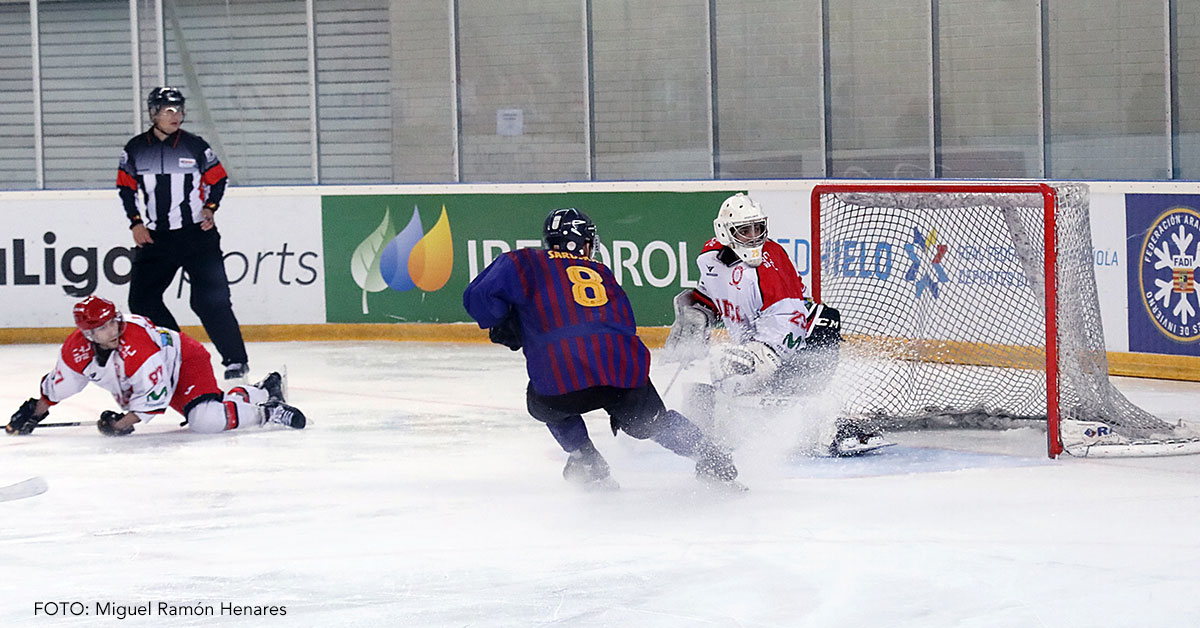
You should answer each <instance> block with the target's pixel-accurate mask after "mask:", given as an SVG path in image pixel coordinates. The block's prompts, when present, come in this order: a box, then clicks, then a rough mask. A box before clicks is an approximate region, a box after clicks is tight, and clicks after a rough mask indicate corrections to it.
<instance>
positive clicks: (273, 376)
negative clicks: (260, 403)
mask: <svg viewBox="0 0 1200 628" xmlns="http://www.w3.org/2000/svg"><path fill="white" fill-rule="evenodd" d="M255 386H256V387H258V388H261V389H263V390H265V391H267V394H268V395H269V396H270V401H280V402H282V401H287V398H286V395H287V393H286V392H285V390H286V386H287V380H285V379H284V378H283V375H280V374H279V373H278V372H276V371H272V372H271V373H269V374H267V376H266V377H264V378H263V380H262V381H261V382H259V383H257V384H255Z"/></svg>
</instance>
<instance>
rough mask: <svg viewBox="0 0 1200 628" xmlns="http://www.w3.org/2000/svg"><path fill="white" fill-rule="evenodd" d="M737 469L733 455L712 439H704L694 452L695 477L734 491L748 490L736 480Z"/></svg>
mask: <svg viewBox="0 0 1200 628" xmlns="http://www.w3.org/2000/svg"><path fill="white" fill-rule="evenodd" d="M737 476H738V470H737V467H735V466H734V465H733V456H731V455H729V453H728V452H726V451H724V450H722V449H721V448H720V447H718V446H717V445H716V444H715V443H713V442H712V441H709V440H707V439H705V440H704V441H703V442H701V443H700V447H699V448H698V449H697V452H696V479H698V480H700V481H701V482H704V483H706V484H710V485H712V486H720V487H724V488H728V489H731V490H735V491H745V490H748V489H747V488H746V485H745V484H742V483H741V482H738V480H737Z"/></svg>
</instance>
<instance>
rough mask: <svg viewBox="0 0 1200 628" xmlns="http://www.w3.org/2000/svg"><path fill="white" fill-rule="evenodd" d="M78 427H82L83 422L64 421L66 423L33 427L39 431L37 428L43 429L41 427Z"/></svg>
mask: <svg viewBox="0 0 1200 628" xmlns="http://www.w3.org/2000/svg"><path fill="white" fill-rule="evenodd" d="M80 425H83V421H66V422H62V423H38V424H37V425H36V426H35V427H34V429H39V428H43V427H79V426H80Z"/></svg>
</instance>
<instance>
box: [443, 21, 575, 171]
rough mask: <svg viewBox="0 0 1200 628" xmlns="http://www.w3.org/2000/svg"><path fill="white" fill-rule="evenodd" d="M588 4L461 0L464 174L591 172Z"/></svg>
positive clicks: (460, 33)
mask: <svg viewBox="0 0 1200 628" xmlns="http://www.w3.org/2000/svg"><path fill="white" fill-rule="evenodd" d="M582 7H583V4H582V3H581V2H563V1H562V0H527V1H525V2H522V3H519V4H513V3H505V2H462V3H461V4H460V5H459V10H458V16H459V45H458V49H459V59H460V61H459V64H460V77H461V78H460V82H459V87H460V89H461V102H462V164H463V165H462V179H463V181H571V180H580V179H587V160H588V150H587V145H586V144H585V133H584V131H585V128H586V118H585V115H586V112H585V110H584V99H585V96H586V94H587V92H586V87H587V85H586V83H585V82H584V81H585V78H584V63H583V58H584V52H583V9H582Z"/></svg>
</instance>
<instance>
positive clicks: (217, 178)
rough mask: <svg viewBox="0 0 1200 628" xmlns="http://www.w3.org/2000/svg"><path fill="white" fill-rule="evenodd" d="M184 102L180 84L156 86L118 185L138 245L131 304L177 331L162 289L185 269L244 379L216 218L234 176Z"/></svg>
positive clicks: (220, 345) (220, 344)
mask: <svg viewBox="0 0 1200 628" xmlns="http://www.w3.org/2000/svg"><path fill="white" fill-rule="evenodd" d="M183 104H184V98H183V93H182V92H180V91H179V90H178V89H175V88H174V87H156V88H154V89H153V90H152V91H151V92H150V95H149V97H147V99H146V105H147V106H148V108H149V112H150V122H151V126H150V129H149V130H148V131H146V132H145V133H141V134H139V135H136V136H134V137H133V139H131V140H129V142H128V143H127V144H125V150H124V151H122V153H121V164H120V167H119V169H118V170H117V190H118V192H119V193H120V196H121V202H122V203H123V204H124V206H125V215H126V216H127V217H128V218H129V229H130V231H131V232H132V233H133V241H134V244H135V245H136V246H137V249H136V250H135V252H134V255H133V270H132V273H131V277H130V284H129V310H130V311H131V312H133V313H134V314H140V315H142V316H145V317H146V318H149V319H150V320H151V321H154V323H155V324H156V325H161V326H163V327H169V328H171V329H174V330H176V331H178V330H179V323H177V322H175V317H174V316H172V315H171V311H170V310H168V309H167V306H166V304H164V303H163V293H165V292H166V290H167V287H168V286H170V285H171V282H172V281H173V280H174V279H175V274H176V273H177V272H179V269H180V268H182V269H183V270H184V272H186V273H187V276H188V278H189V279H190V281H191V284H192V294H191V306H192V311H193V312H195V313H196V315H197V316H199V317H200V322H201V323H202V324H203V325H204V331H206V332H208V337H209V338H210V339H212V343H213V345H214V346H216V349H217V351H218V352H219V353H220V354H221V364H223V365H224V366H225V379H227V380H228V379H240V380H244V379H245V377H246V374H247V372H248V371H249V366H248V364H247V359H246V344H245V342H243V341H242V330H241V328H239V327H238V322H237V318H236V317H235V316H234V315H233V304H232V303H231V302H230V300H229V278H228V277H227V276H226V275H225V261H224V256H223V255H222V253H221V235H220V234H219V233H217V225H216V223H215V222H214V221H213V214H214V213H216V211H217V208H218V207H219V206H220V204H221V197H222V196H224V194H225V183H226V181H227V177H226V176H225V168H224V167H223V166H221V162H220V161H219V160H218V159H217V155H216V153H214V152H213V150H212V148H210V147H209V145H208V142H205V141H204V140H203V139H202V138H201V137H200V136H198V135H192V134H191V133H188V132H187V131H184V130H183V129H181V128H179V126H180V125H181V124H182V123H183V114H184V111H183ZM139 206H141V207H143V208H144V211H142V210H141V209H139Z"/></svg>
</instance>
